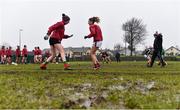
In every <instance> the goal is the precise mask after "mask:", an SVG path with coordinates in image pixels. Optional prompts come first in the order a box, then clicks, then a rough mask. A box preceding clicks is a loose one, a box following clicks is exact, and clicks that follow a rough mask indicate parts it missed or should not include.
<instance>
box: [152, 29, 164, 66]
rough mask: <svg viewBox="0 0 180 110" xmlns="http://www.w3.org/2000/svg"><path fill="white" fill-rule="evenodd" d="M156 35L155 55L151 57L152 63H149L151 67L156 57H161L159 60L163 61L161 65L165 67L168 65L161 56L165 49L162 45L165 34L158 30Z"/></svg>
mask: <svg viewBox="0 0 180 110" xmlns="http://www.w3.org/2000/svg"><path fill="white" fill-rule="evenodd" d="M154 37H155V39H154V44H153V49H154V51H153V55H152V59H151V63H150V65H149V67H152V66H153V63H154V60H155V59H156V57H158V58H159V60H160V62H161V67H164V66H165V65H166V63H165V62H164V60H163V58H162V56H161V53H162V49H163V47H162V42H163V36H162V34H161V33H160V34H159V33H158V32H156V33H155V34H154Z"/></svg>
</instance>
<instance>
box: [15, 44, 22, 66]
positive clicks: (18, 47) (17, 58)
mask: <svg viewBox="0 0 180 110" xmlns="http://www.w3.org/2000/svg"><path fill="white" fill-rule="evenodd" d="M20 59H21V50H20V46H17V49H16V63H17V64H19V63H20Z"/></svg>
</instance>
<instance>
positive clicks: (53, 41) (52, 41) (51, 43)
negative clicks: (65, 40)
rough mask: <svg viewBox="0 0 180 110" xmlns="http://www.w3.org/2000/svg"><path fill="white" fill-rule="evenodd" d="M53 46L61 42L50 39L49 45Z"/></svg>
mask: <svg viewBox="0 0 180 110" xmlns="http://www.w3.org/2000/svg"><path fill="white" fill-rule="evenodd" d="M54 44H61V40H57V39H54V38H50V39H49V45H54Z"/></svg>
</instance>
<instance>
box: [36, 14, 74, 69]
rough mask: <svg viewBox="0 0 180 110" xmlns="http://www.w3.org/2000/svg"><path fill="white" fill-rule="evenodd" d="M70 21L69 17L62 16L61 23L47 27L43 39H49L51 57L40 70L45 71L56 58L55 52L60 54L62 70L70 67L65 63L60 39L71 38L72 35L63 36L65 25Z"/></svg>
mask: <svg viewBox="0 0 180 110" xmlns="http://www.w3.org/2000/svg"><path fill="white" fill-rule="evenodd" d="M69 21H70V18H69V16H67V15H65V14H62V21H60V22H57V23H56V24H54V25H52V26H50V27H49V30H48V32H47V35H46V36H45V37H44V39H45V40H47V39H48V38H50V39H49V44H50V49H51V56H50V57H49V58H48V59H47V60H46V61H45V62H43V63H42V64H41V66H40V68H41V69H46V66H47V64H48V63H49V62H50V61H51V60H53V59H54V58H55V57H56V50H57V51H59V52H60V54H61V57H62V61H63V63H64V69H65V70H68V69H69V67H70V65H69V64H68V63H67V62H66V57H65V52H64V48H63V46H62V45H61V41H62V39H67V38H70V37H72V36H73V35H70V36H69V35H65V34H64V32H65V25H67V24H68V23H69Z"/></svg>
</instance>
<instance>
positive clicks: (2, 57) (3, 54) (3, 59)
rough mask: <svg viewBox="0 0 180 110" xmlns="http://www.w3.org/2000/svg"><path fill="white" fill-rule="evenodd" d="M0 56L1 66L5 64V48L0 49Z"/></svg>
mask: <svg viewBox="0 0 180 110" xmlns="http://www.w3.org/2000/svg"><path fill="white" fill-rule="evenodd" d="M0 55H1V64H5V63H6V49H5V46H2V47H1V50H0Z"/></svg>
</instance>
